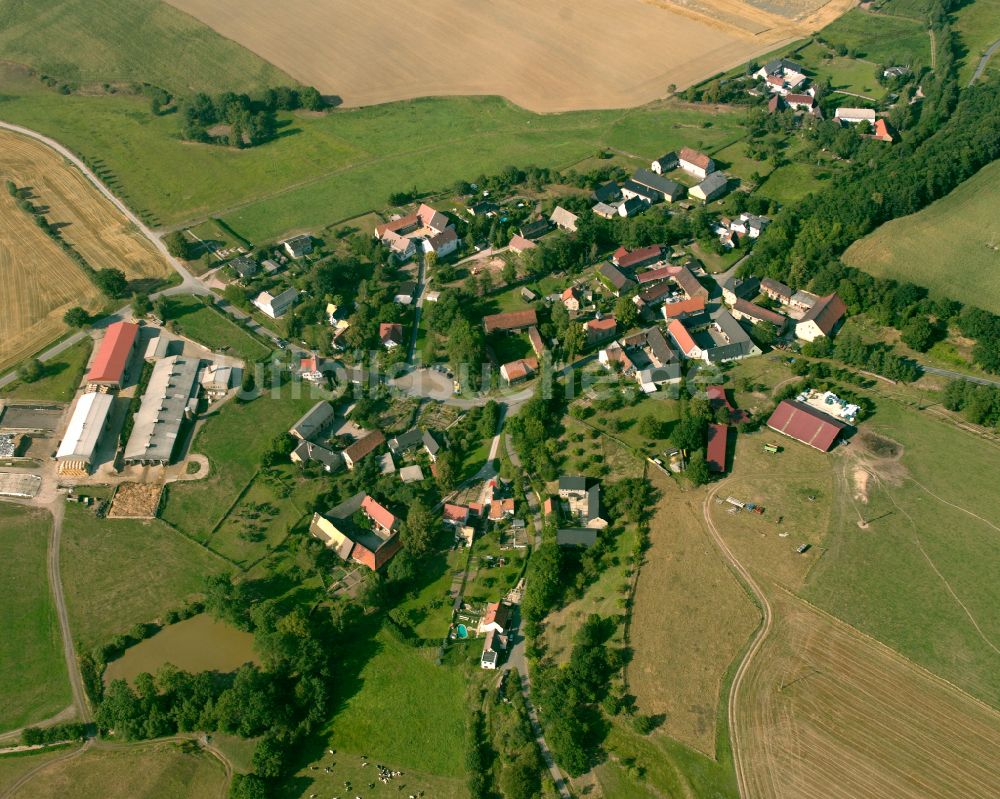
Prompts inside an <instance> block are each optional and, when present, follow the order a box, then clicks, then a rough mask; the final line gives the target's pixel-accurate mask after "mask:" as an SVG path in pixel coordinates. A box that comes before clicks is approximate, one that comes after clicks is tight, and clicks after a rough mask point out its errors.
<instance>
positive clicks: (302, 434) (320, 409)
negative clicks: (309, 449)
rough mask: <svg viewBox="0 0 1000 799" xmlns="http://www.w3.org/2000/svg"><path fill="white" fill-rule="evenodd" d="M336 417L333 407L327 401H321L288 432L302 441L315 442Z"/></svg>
mask: <svg viewBox="0 0 1000 799" xmlns="http://www.w3.org/2000/svg"><path fill="white" fill-rule="evenodd" d="M335 415H336V414H335V413H334V410H333V406H332V405H331V404H330V403H329V402H327V401H326V400H321V401H320V402H317V403H316V404H315V405H313V406H312V407H311V408H310V409H309V410H308V412H306V413H305V414H304V415H303V416H302V418H301V419H299V420H298V421H297V422H296V423H295V424H293V425H292V426H291V428H290V429H289V431H288V432H289V433H291V434H292V435H293V436H295V437H296V438H297V439H299V440H300V441H315V440H316V438H317V437H318V436H319V435H320V434H321V433H322V432H323V431H324V430H326V429H327V428H328V427H329V426H330V425H331V424H332V423H333V418H334V416H335Z"/></svg>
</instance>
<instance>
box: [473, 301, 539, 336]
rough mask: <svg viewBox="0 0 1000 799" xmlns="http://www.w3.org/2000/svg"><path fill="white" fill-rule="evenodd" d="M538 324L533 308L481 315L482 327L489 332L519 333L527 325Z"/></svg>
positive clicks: (526, 327) (487, 333)
mask: <svg viewBox="0 0 1000 799" xmlns="http://www.w3.org/2000/svg"><path fill="white" fill-rule="evenodd" d="M537 326H538V315H537V314H536V313H535V311H534V309H530V308H529V309H528V310H526V311H510V312H508V313H498V314H491V315H490V316H485V317H483V329H484V330H485V331H486V335H489V334H490V333H521V332H524V331H525V330H527V329H528V328H529V327H537Z"/></svg>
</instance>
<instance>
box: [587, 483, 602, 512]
mask: <svg viewBox="0 0 1000 799" xmlns="http://www.w3.org/2000/svg"><path fill="white" fill-rule="evenodd" d="M600 516H601V486H600V485H599V484H597V483H595V484H594V485H592V486H591V487H590V488H588V489H587V518H588V519H599V518H600Z"/></svg>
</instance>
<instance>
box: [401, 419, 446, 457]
mask: <svg viewBox="0 0 1000 799" xmlns="http://www.w3.org/2000/svg"><path fill="white" fill-rule="evenodd" d="M421 447H422V448H423V449H424V451H425V452H426V453H427V456H428V457H429V458H430V460H431V463H433V462H434V461H436V460H437V454H438V452H439V451H440V449H441V446H440V444H438V443H437V441H435V440H434V436H432V435H431V434H430V433H429V432H428V431H426V430H421V429H420V428H419V427H411V428H410V429H409V430H407V431H406V432H405V433H403V434H402V435H399V436H396V437H395V438H390V439H389V452H391V453H392V455H393V456H394V457H396V458H400V457H402V456H403V455H405V454H406V453H407V452H409V451H410V450H414V449H420V448H421Z"/></svg>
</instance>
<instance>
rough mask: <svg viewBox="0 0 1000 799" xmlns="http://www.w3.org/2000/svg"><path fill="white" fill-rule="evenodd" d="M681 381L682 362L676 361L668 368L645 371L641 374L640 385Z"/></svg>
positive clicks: (668, 365) (669, 364) (654, 368)
mask: <svg viewBox="0 0 1000 799" xmlns="http://www.w3.org/2000/svg"><path fill="white" fill-rule="evenodd" d="M680 379H681V362H680V361H674V362H673V363H668V364H667V365H666V366H661V367H656V366H654V367H653V368H651V369H643V370H642V371H641V372H639V382H640V383H668V382H670V381H671V380H680Z"/></svg>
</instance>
